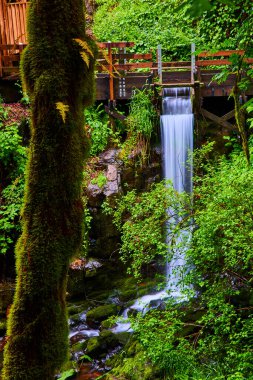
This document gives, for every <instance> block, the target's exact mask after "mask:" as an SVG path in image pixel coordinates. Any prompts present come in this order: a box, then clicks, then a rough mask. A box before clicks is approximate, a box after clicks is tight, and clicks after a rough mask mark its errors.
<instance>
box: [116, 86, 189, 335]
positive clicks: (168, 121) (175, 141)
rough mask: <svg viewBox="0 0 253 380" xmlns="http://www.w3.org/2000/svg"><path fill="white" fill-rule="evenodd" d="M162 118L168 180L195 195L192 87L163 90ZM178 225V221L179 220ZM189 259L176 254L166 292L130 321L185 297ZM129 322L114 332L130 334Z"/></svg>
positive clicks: (137, 306)
mask: <svg viewBox="0 0 253 380" xmlns="http://www.w3.org/2000/svg"><path fill="white" fill-rule="evenodd" d="M162 111H163V112H162V113H163V114H162V116H161V145H162V153H163V171H164V178H165V179H167V180H170V181H171V182H172V184H173V186H174V188H175V190H177V191H178V192H179V193H180V192H183V191H186V192H188V193H191V192H192V163H191V154H190V153H191V152H192V150H193V122H194V120H193V113H192V104H191V98H190V88H188V87H184V88H167V89H164V90H163V103H162ZM175 222H177V221H176V220H175ZM189 238H190V237H189V232H186V231H182V233H181V236H180V237H179V238H178V239H179V240H178V242H180V240H181V241H184V242H187V241H188V240H189ZM184 265H185V260H184V254H183V253H182V252H176V253H175V255H174V257H173V259H172V260H171V261H170V262H168V263H167V264H166V279H167V285H166V287H165V289H164V290H162V291H161V292H159V293H155V294H148V295H145V296H143V297H141V298H139V299H137V300H136V301H135V303H134V304H133V305H132V306H131V307H130V308H128V309H126V310H125V311H124V314H123V316H122V317H123V318H124V319H126V318H127V314H128V311H129V310H131V309H132V310H137V311H142V312H143V313H145V312H146V311H147V310H148V309H149V308H150V304H151V303H155V301H158V300H162V299H165V298H166V297H168V294H169V295H170V296H172V297H174V298H179V297H181V296H182V294H181V292H180V290H179V286H178V282H179V281H180V272H181V271H180V269H182V268H184ZM130 329H131V327H130V324H129V323H118V324H117V326H116V327H115V328H114V329H113V330H112V331H114V332H122V331H127V330H128V331H129V330H130Z"/></svg>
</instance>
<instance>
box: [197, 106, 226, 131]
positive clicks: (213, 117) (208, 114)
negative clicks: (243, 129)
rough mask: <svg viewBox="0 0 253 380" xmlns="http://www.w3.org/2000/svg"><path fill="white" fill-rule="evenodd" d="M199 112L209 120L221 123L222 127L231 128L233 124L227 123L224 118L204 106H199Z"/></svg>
mask: <svg viewBox="0 0 253 380" xmlns="http://www.w3.org/2000/svg"><path fill="white" fill-rule="evenodd" d="M201 113H202V115H203V116H204V117H206V118H207V119H209V120H212V121H214V122H215V123H217V124H219V125H221V126H222V127H225V128H233V125H232V124H231V123H229V122H228V121H226V120H223V119H222V118H221V117H219V116H217V115H215V114H213V113H212V112H209V111H207V110H205V109H204V108H201Z"/></svg>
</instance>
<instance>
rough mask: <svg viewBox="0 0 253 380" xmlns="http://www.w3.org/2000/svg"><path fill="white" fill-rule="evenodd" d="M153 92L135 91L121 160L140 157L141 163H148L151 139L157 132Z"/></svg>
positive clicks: (122, 146)
mask: <svg viewBox="0 0 253 380" xmlns="http://www.w3.org/2000/svg"><path fill="white" fill-rule="evenodd" d="M152 100H153V92H152V91H151V90H149V89H144V90H142V91H141V90H137V89H136V90H135V91H134V93H133V96H132V98H131V102H130V106H129V115H128V117H127V138H126V140H125V141H124V143H123V144H122V145H121V152H120V158H121V159H123V160H124V161H127V160H128V159H129V158H135V156H139V157H140V163H141V164H143V163H145V162H146V161H147V159H148V156H149V149H150V140H151V137H152V136H153V135H154V134H155V132H156V124H157V113H156V110H155V107H154V105H153V103H152Z"/></svg>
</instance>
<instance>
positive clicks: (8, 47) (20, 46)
mask: <svg viewBox="0 0 253 380" xmlns="http://www.w3.org/2000/svg"><path fill="white" fill-rule="evenodd" d="M26 46H27V44H20V43H18V44H6V45H5V44H1V45H0V50H12V51H14V50H17V49H19V50H23V49H24V48H25V47H26Z"/></svg>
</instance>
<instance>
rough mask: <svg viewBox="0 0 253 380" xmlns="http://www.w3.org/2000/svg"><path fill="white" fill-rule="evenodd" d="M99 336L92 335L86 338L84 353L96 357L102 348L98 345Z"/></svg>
mask: <svg viewBox="0 0 253 380" xmlns="http://www.w3.org/2000/svg"><path fill="white" fill-rule="evenodd" d="M98 338H99V337H98V336H94V337H92V338H90V339H89V340H88V343H87V347H86V353H87V354H88V355H92V356H93V357H96V356H97V355H99V354H100V353H101V351H102V348H101V347H100V342H99V339H98Z"/></svg>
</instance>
